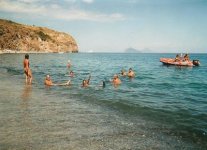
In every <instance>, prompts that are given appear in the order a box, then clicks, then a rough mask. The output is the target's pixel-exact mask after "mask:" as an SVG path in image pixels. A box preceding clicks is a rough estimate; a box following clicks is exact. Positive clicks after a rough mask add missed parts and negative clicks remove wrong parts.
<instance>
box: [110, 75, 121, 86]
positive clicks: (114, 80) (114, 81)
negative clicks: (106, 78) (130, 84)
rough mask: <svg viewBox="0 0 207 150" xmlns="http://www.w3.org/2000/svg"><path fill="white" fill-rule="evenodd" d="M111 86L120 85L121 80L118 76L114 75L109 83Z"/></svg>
mask: <svg viewBox="0 0 207 150" xmlns="http://www.w3.org/2000/svg"><path fill="white" fill-rule="evenodd" d="M111 82H112V83H113V85H115V86H117V85H120V84H121V80H120V79H119V76H118V75H117V74H115V75H114V77H113V80H112V81H111Z"/></svg>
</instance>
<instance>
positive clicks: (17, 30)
mask: <svg viewBox="0 0 207 150" xmlns="http://www.w3.org/2000/svg"><path fill="white" fill-rule="evenodd" d="M6 49H9V50H14V51H16V52H78V45H77V43H76V41H75V40H74V38H73V37H72V36H70V35H69V34H66V33H63V32H57V31H54V30H51V29H48V28H43V27H36V26H28V25H22V24H18V23H15V22H12V21H8V20H2V19H0V51H4V50H6Z"/></svg>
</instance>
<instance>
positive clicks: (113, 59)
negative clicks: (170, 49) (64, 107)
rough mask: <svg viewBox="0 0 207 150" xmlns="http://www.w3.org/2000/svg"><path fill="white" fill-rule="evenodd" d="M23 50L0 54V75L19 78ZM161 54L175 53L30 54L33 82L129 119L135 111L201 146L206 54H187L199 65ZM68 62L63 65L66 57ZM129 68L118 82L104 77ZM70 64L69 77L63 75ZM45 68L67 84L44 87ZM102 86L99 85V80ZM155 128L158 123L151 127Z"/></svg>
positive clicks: (205, 123) (205, 126) (206, 119)
mask: <svg viewBox="0 0 207 150" xmlns="http://www.w3.org/2000/svg"><path fill="white" fill-rule="evenodd" d="M23 57H24V56H23V54H12V55H9V54H4V55H0V70H1V74H7V77H5V76H3V77H2V78H1V80H9V76H12V77H13V78H15V79H16V80H18V82H20V83H22V84H24V76H23V75H22V74H23V69H22V61H23ZM161 57H172V58H173V57H175V54H111V53H106V54H104V53H90V54H89V53H79V54H30V64H31V69H32V71H33V76H34V84H33V86H34V87H35V88H37V89H39V90H42V92H46V93H48V94H50V95H53V96H54V97H57V98H58V97H61V98H65V99H67V98H71V99H76V100H77V101H80V102H84V103H89V104H95V105H97V106H100V107H103V108H107V109H110V110H113V111H115V112H116V113H120V114H121V115H123V116H124V117H127V118H128V119H130V120H131V122H133V120H136V118H137V117H139V118H142V119H144V120H146V121H152V122H155V123H156V124H158V126H159V125H160V126H165V127H166V128H167V129H166V131H165V130H162V132H166V134H168V135H169V136H177V137H181V139H182V140H183V141H186V142H190V143H194V144H198V145H200V146H201V148H204V147H206V146H207V142H206V141H207V80H206V79H207V54H191V55H190V58H191V59H192V60H193V59H199V60H200V62H201V66H199V67H175V66H163V65H162V64H161V63H160V62H159V58H161ZM68 59H70V60H71V62H72V68H71V69H68V68H67V67H66V65H67V60H68ZM129 68H133V70H134V71H135V73H136V77H135V78H134V79H129V78H127V77H120V78H121V80H122V84H121V85H120V86H119V87H116V88H115V87H113V86H112V85H111V83H110V82H109V80H110V79H111V78H112V77H113V75H114V74H116V73H120V71H121V70H122V69H125V70H128V69H129ZM70 70H73V71H74V73H75V77H74V78H70V77H68V76H67V75H68V73H69V71H70ZM46 74H50V75H51V77H52V80H53V81H54V82H58V83H60V82H65V81H67V80H69V79H70V80H71V82H72V85H71V87H51V88H49V89H47V90H45V86H44V85H43V81H44V78H45V75H46ZM89 74H91V76H92V77H91V85H90V87H88V88H81V82H82V80H83V79H87V78H88V76H89ZM102 80H104V81H106V88H104V89H103V88H100V87H99V86H98V85H100V84H101V81H102ZM0 107H1V106H0ZM155 130H159V129H155Z"/></svg>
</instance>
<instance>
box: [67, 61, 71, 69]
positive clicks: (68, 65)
mask: <svg viewBox="0 0 207 150" xmlns="http://www.w3.org/2000/svg"><path fill="white" fill-rule="evenodd" d="M67 67H68V68H70V67H71V62H70V60H68V64H67Z"/></svg>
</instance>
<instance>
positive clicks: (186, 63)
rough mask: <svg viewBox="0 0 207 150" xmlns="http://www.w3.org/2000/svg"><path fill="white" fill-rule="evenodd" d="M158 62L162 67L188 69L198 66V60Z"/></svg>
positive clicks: (163, 60) (171, 59)
mask: <svg viewBox="0 0 207 150" xmlns="http://www.w3.org/2000/svg"><path fill="white" fill-rule="evenodd" d="M160 62H162V63H163V64H164V65H175V66H188V67H193V66H199V65H200V62H199V60H193V61H190V60H179V61H175V59H174V58H160Z"/></svg>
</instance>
